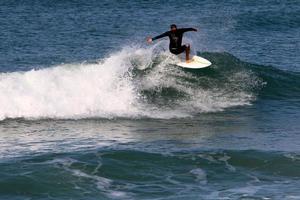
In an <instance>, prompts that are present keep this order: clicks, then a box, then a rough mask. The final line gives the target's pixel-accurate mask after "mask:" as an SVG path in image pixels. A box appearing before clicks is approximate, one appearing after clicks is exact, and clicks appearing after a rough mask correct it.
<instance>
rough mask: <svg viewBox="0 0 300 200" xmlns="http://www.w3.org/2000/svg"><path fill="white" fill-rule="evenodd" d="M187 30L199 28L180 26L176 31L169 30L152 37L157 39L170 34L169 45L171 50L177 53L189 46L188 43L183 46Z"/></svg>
mask: <svg viewBox="0 0 300 200" xmlns="http://www.w3.org/2000/svg"><path fill="white" fill-rule="evenodd" d="M187 31H197V30H196V29H194V28H180V29H176V31H175V32H173V31H167V32H165V33H163V34H161V35H158V36H156V37H154V38H152V40H157V39H159V38H162V37H166V36H168V37H169V39H170V45H169V49H170V52H171V53H173V54H176V55H177V54H180V53H182V52H184V51H185V49H186V48H187V46H186V45H183V46H182V45H181V43H182V36H183V33H185V32H187Z"/></svg>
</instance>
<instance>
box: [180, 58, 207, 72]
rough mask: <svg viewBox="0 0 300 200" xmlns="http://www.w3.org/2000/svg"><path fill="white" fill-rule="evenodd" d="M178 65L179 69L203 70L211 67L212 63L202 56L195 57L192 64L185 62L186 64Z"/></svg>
mask: <svg viewBox="0 0 300 200" xmlns="http://www.w3.org/2000/svg"><path fill="white" fill-rule="evenodd" d="M176 65H177V66H179V67H183V68H189V69H201V68H205V67H209V66H210V65H211V62H210V61H209V60H206V59H205V58H202V57H200V56H193V58H192V61H191V62H185V61H184V62H180V63H177V64H176Z"/></svg>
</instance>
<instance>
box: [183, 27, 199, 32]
mask: <svg viewBox="0 0 300 200" xmlns="http://www.w3.org/2000/svg"><path fill="white" fill-rule="evenodd" d="M181 31H182V32H183V33H184V32H188V31H196V32H197V31H198V30H197V29H195V28H182V29H181Z"/></svg>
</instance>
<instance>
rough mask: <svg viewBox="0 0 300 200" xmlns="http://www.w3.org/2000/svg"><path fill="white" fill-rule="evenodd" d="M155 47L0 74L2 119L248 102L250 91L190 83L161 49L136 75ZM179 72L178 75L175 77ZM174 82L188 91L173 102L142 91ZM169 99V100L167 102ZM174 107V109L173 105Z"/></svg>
mask: <svg viewBox="0 0 300 200" xmlns="http://www.w3.org/2000/svg"><path fill="white" fill-rule="evenodd" d="M154 48H155V46H154V47H153V48H148V49H146V48H139V47H126V48H124V49H122V50H121V51H119V52H116V53H113V54H111V55H110V56H108V57H107V58H105V59H103V60H101V61H99V62H98V63H92V64H88V63H83V64H67V65H59V66H54V67H50V68H46V69H41V70H32V71H28V72H13V73H2V74H0V106H1V109H0V120H3V119H6V118H20V117H23V118H29V119H37V118H93V117H101V118H113V117H130V118H132V117H133V118H137V117H152V118H175V117H189V116H191V115H193V113H194V112H195V111H196V112H213V111H219V110H222V109H224V108H227V107H231V106H236V105H244V104H249V99H250V98H251V95H249V94H247V93H243V92H240V93H238V94H237V95H235V96H234V97H231V96H228V95H227V96H226V95H223V96H222V94H223V93H224V91H211V90H205V89H202V88H198V87H192V86H191V85H190V84H191V83H188V82H185V80H184V79H182V80H180V77H182V78H191V77H192V76H191V75H189V74H188V73H185V72H184V71H183V70H182V69H180V68H176V67H175V66H173V65H170V63H175V62H177V61H178V59H177V58H176V57H175V56H171V55H170V54H169V53H167V52H163V53H161V55H160V57H161V62H160V63H159V64H158V65H156V66H155V67H154V68H153V69H151V71H150V73H148V74H145V75H144V76H143V77H142V78H140V79H138V80H135V77H134V76H133V75H132V69H133V68H134V67H135V68H137V69H139V70H144V69H145V68H147V67H151V66H152V58H153V52H154V51H153V49H154ZM178 77H179V78H178ZM164 87H173V88H175V89H176V90H177V91H179V92H184V93H186V94H187V95H189V99H188V100H181V99H179V100H178V102H177V101H176V100H174V101H173V103H176V104H177V105H176V106H174V105H173V107H172V105H170V106H169V105H168V106H162V107H161V106H157V105H153V104H151V103H150V104H149V103H145V102H147V101H144V100H145V99H144V98H145V97H143V96H141V94H140V91H143V90H148V89H150V90H151V89H155V90H157V89H159V88H164ZM171 104H172V102H171ZM174 107H176V109H174Z"/></svg>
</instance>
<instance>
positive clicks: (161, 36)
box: [147, 32, 168, 43]
mask: <svg viewBox="0 0 300 200" xmlns="http://www.w3.org/2000/svg"><path fill="white" fill-rule="evenodd" d="M166 36H168V32H165V33H163V34H160V35H158V36H155V37H153V38H151V37H149V38H148V39H147V41H148V43H151V42H152V41H154V40H157V39H159V38H163V37H166Z"/></svg>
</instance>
